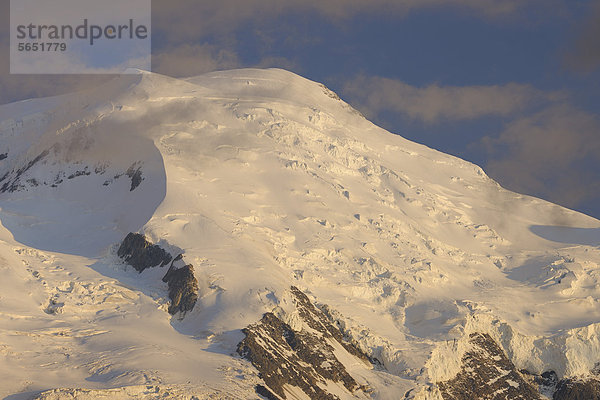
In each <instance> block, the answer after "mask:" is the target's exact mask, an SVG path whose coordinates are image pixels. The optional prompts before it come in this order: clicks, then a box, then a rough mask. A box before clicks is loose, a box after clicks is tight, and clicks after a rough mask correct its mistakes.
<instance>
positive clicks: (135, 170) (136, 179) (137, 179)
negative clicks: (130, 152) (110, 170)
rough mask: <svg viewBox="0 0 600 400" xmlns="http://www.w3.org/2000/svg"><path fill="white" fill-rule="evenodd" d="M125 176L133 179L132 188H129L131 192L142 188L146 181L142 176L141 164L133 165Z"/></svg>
mask: <svg viewBox="0 0 600 400" xmlns="http://www.w3.org/2000/svg"><path fill="white" fill-rule="evenodd" d="M125 175H127V176H128V177H129V179H131V187H130V188H129V191H130V192H133V191H134V190H135V188H137V187H138V186H140V183H142V181H143V180H144V178H143V176H142V167H141V163H140V162H136V163H133V164H132V165H131V167H129V168H128V169H127V171H126V172H125Z"/></svg>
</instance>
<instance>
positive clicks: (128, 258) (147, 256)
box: [117, 233, 172, 272]
mask: <svg viewBox="0 0 600 400" xmlns="http://www.w3.org/2000/svg"><path fill="white" fill-rule="evenodd" d="M117 255H118V256H119V257H121V258H122V259H123V260H124V261H125V262H126V263H128V264H129V265H131V266H132V267H133V268H134V269H135V270H136V271H138V272H142V271H143V270H145V269H146V268H151V267H156V266H160V267H162V266H163V265H166V264H168V263H169V262H170V261H171V258H172V257H171V255H170V254H169V253H167V252H166V251H165V250H163V249H162V248H161V247H160V246H157V245H153V244H152V243H150V242H149V241H148V240H146V237H145V236H144V235H141V234H139V233H129V234H128V235H127V237H125V239H124V240H123V242H122V243H121V246H120V247H119V250H118V251H117Z"/></svg>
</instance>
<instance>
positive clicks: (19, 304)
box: [0, 69, 600, 398]
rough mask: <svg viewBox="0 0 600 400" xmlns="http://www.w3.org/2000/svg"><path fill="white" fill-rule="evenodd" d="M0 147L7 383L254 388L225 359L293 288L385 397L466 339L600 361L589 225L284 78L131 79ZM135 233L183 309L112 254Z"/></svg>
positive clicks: (0, 324) (2, 115) (558, 358)
mask: <svg viewBox="0 0 600 400" xmlns="http://www.w3.org/2000/svg"><path fill="white" fill-rule="evenodd" d="M0 154H5V155H6V157H0V179H3V180H2V181H0V188H3V189H2V190H1V191H0V208H1V210H0V220H1V222H2V227H0V271H1V273H2V277H1V279H0V354H1V355H2V358H1V359H0V376H2V377H3V381H2V382H1V383H0V395H3V396H6V395H11V394H16V393H35V392H38V391H41V390H47V389H52V388H57V387H76V388H88V389H102V388H114V387H122V386H127V385H144V384H163V385H172V386H174V387H175V386H176V387H178V388H179V389H173V390H174V393H175V391H177V390H179V392H177V393H183V392H185V393H195V394H197V395H199V396H203V395H205V396H206V397H208V396H210V395H212V394H215V393H221V395H222V394H224V393H227V394H229V395H230V396H231V397H232V398H252V397H255V396H256V395H255V394H254V388H253V387H254V385H255V384H256V383H258V382H260V380H259V378H258V373H257V371H256V370H254V368H253V367H252V366H251V365H250V363H249V362H247V361H245V360H242V359H240V358H239V357H237V356H233V355H232V354H234V353H235V349H236V345H237V343H238V342H239V341H240V340H241V339H242V338H243V335H242V334H241V332H240V330H241V329H242V328H244V327H246V326H248V325H250V324H253V323H256V322H257V321H259V320H260V319H261V317H262V315H263V313H265V312H268V311H273V310H274V309H275V308H276V307H277V306H280V303H281V301H282V299H284V298H285V297H286V295H287V291H288V289H289V288H290V286H291V285H294V286H297V287H299V288H300V289H302V290H303V291H304V292H305V293H307V294H308V295H309V297H312V298H313V300H315V301H316V302H317V303H319V304H326V305H328V307H329V309H330V310H332V311H331V314H332V315H334V317H335V318H337V319H339V322H340V323H341V324H342V326H343V327H344V329H345V332H346V333H347V334H348V335H349V336H351V337H352V338H353V339H354V340H355V341H356V342H357V343H358V344H359V345H360V347H361V349H362V350H363V351H364V352H366V353H367V354H368V355H370V356H372V357H375V358H377V359H379V360H380V361H381V362H382V363H383V364H384V366H385V368H386V370H387V372H386V371H377V370H368V369H366V367H364V366H363V367H361V368H362V369H361V370H360V371H358V372H356V373H357V374H358V375H360V376H361V379H363V382H361V384H362V383H366V384H368V385H369V386H371V387H372V388H373V389H374V392H373V396H374V397H376V398H398V397H399V396H404V393H405V392H406V391H408V390H410V389H413V388H414V389H415V390H413V391H412V392H411V393H412V394H413V395H415V396H417V397H418V396H433V397H435V396H436V394H435V393H436V392H435V390H434V391H432V392H427V391H425V390H424V389H425V388H426V387H428V386H429V385H430V384H431V383H432V382H438V381H441V380H447V379H450V378H452V377H453V376H454V375H455V374H456V373H457V372H458V369H459V363H460V359H461V356H462V354H463V353H464V351H465V348H466V347H467V340H468V333H470V332H483V333H489V334H490V335H491V336H492V337H493V338H494V339H496V340H497V341H498V343H500V345H501V346H502V347H503V348H504V350H505V351H506V352H507V354H508V356H509V358H510V359H511V360H512V361H513V362H514V363H515V365H516V366H517V368H527V369H528V370H529V371H531V372H536V373H541V372H542V371H544V370H548V369H554V370H555V371H556V372H557V373H558V374H559V376H572V375H578V374H585V373H587V372H588V371H589V370H590V369H591V368H592V367H593V366H594V363H595V362H596V361H598V360H600V339H599V336H598V334H599V333H600V325H598V323H599V322H600V306H599V299H600V286H599V283H600V270H599V268H598V266H599V263H600V249H599V245H600V233H599V232H600V222H599V221H597V220H595V219H593V218H591V217H588V216H585V215H582V214H579V213H576V212H573V211H570V210H567V209H564V208H561V207H559V206H556V205H553V204H550V203H547V202H545V201H542V200H539V199H535V198H531V197H527V196H523V195H519V194H516V193H512V192H509V191H507V190H504V189H503V188H501V187H500V186H499V185H498V184H497V183H495V182H494V181H492V180H491V179H489V178H488V177H487V176H486V175H485V174H484V172H483V171H482V170H481V169H480V168H478V167H477V166H475V165H473V164H470V163H468V162H465V161H462V160H460V159H457V158H454V157H451V156H448V155H445V154H442V153H439V152H437V151H434V150H431V149H429V148H427V147H424V146H421V145H418V144H415V143H412V142H409V141H407V140H405V139H403V138H402V137H400V136H397V135H393V134H390V133H389V132H387V131H385V130H383V129H381V128H378V127H376V126H375V125H373V124H372V123H370V122H368V121H367V120H365V119H364V118H363V117H362V116H361V115H360V114H359V113H358V112H356V111H355V110H353V109H352V108H351V107H349V106H348V105H347V104H345V103H344V102H343V101H341V100H339V98H337V96H336V95H335V94H334V93H332V92H331V91H329V90H328V89H326V88H325V87H324V86H322V85H320V84H318V83H314V82H311V81H308V80H306V79H303V78H301V77H299V76H297V75H294V74H292V73H289V72H286V71H282V70H276V69H271V70H255V69H246V70H235V71H226V72H217V73H210V74H207V75H202V76H200V77H197V78H191V79H187V80H176V79H172V78H167V77H164V76H160V75H157V74H150V73H141V74H140V75H136V76H126V77H121V78H117V79H115V80H114V81H112V82H111V83H109V84H108V85H105V86H104V87H101V88H98V89H97V90H95V91H89V92H82V93H77V94H72V95H66V96H60V97H54V98H46V99H38V100H29V101H24V102H19V103H14V104H10V105H6V106H2V107H0ZM3 185H4V186H3ZM130 231H141V232H143V233H145V234H146V235H147V236H148V237H149V238H151V239H152V240H153V241H154V242H155V243H156V242H157V243H159V244H161V243H162V244H164V245H165V247H167V248H168V249H170V250H172V252H173V253H176V252H177V251H180V252H183V253H185V254H184V256H185V258H186V261H187V262H190V263H192V264H193V265H194V267H195V271H196V276H197V278H198V281H199V284H200V287H201V288H200V299H199V300H198V303H197V304H196V307H195V308H194V310H193V311H192V312H191V313H188V314H187V315H186V316H185V318H184V319H183V320H179V319H178V318H177V317H175V318H173V319H171V317H170V315H169V314H168V313H167V312H166V308H167V304H166V301H167V299H166V285H165V284H163V283H162V282H161V281H160V278H161V277H162V275H163V274H164V272H165V270H162V269H158V268H154V269H148V270H146V271H144V272H143V273H142V274H140V275H138V274H137V272H135V271H133V269H132V268H131V267H125V266H124V265H123V264H122V263H121V262H120V261H119V260H118V259H117V258H116V257H115V255H114V253H115V246H118V242H119V241H120V240H122V239H123V238H124V237H125V235H126V234H127V233H128V232H130ZM561 232H563V233H564V234H563V233H561ZM167 243H168V244H167ZM280 309H281V308H280ZM282 313H284V314H285V312H284V311H282ZM287 318H288V320H289V322H288V323H290V324H292V322H293V315H288V317H287ZM454 339H457V340H456V341H454ZM182 388H183V389H182ZM131 390H133V389H131ZM140 390H142V389H140ZM182 391H183V392H182ZM134 392H135V391H134ZM419 393H421V394H419ZM341 395H342V396H343V393H342V394H341ZM23 398H26V397H23Z"/></svg>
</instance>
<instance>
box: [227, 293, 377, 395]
mask: <svg viewBox="0 0 600 400" xmlns="http://www.w3.org/2000/svg"><path fill="white" fill-rule="evenodd" d="M291 293H292V295H293V296H294V299H295V304H296V310H297V312H298V314H299V316H300V318H301V319H302V325H303V329H301V330H294V329H292V328H291V327H290V326H289V325H288V324H286V323H285V322H283V321H282V320H281V319H280V318H278V317H277V316H276V315H275V314H274V313H271V312H268V313H266V314H264V315H263V317H262V319H261V320H260V321H259V322H258V323H257V324H254V325H251V326H249V327H247V328H246V329H244V330H243V333H244V334H245V335H246V337H245V338H244V340H242V342H240V343H239V345H238V349H237V351H238V353H239V354H240V355H241V356H242V357H244V358H246V359H248V360H249V361H250V362H252V364H253V365H254V366H255V367H256V368H257V369H258V371H259V373H260V377H261V378H262V380H263V381H264V382H265V386H263V385H257V386H256V392H257V393H258V394H260V395H261V396H263V397H265V398H267V399H277V398H281V399H286V391H285V388H286V387H288V386H295V387H297V388H299V389H300V390H302V391H303V392H304V393H305V394H306V395H307V396H308V397H309V398H311V399H323V400H333V399H338V397H337V396H336V395H334V394H332V393H329V392H328V391H327V390H326V389H325V388H327V383H328V382H329V383H331V382H334V383H338V384H340V385H341V386H342V387H343V388H345V389H346V390H347V391H348V392H349V394H350V393H353V392H356V391H357V390H366V389H367V388H366V387H364V386H361V385H360V384H358V383H357V382H356V380H355V379H354V378H353V377H352V376H351V375H350V374H349V373H348V371H347V370H346V368H345V367H344V365H343V364H342V363H341V362H340V360H339V359H338V358H337V356H336V354H339V353H338V352H339V351H342V352H343V351H344V350H345V351H346V352H347V353H350V354H348V357H351V356H350V355H353V356H355V357H357V358H359V359H361V360H363V362H365V364H368V362H369V361H368V358H367V357H366V356H365V355H364V354H363V353H362V352H361V351H360V350H358V349H357V348H356V347H355V346H353V345H352V344H351V343H349V342H348V341H346V340H345V339H344V338H343V336H342V334H341V332H340V331H339V329H337V328H336V327H335V326H333V325H332V323H331V322H330V321H329V320H328V319H327V317H326V316H325V314H323V313H322V312H321V311H320V310H318V309H317V308H316V307H315V306H314V305H313V304H312V303H311V302H310V300H309V299H308V297H306V295H305V294H304V293H302V292H301V291H300V290H298V289H297V288H295V287H292V288H291Z"/></svg>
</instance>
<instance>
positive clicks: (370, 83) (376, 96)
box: [342, 76, 561, 124]
mask: <svg viewBox="0 0 600 400" xmlns="http://www.w3.org/2000/svg"><path fill="white" fill-rule="evenodd" d="M342 91H343V93H344V95H346V96H348V98H349V100H350V101H351V102H352V103H354V104H356V105H357V107H358V108H359V109H360V110H361V111H363V113H365V114H366V115H368V116H370V117H376V116H377V115H378V114H380V113H382V112H387V111H391V112H396V113H400V114H403V115H405V116H406V117H408V118H410V119H413V120H420V121H423V122H425V123H428V124H434V123H439V122H442V121H459V120H472V119H476V118H481V117H485V116H507V115H511V114H515V113H517V112H519V111H521V110H523V109H524V108H530V107H532V106H533V105H535V104H541V103H544V102H547V101H551V100H556V99H558V98H560V97H561V94H560V93H546V92H543V91H541V90H537V89H535V88H534V87H533V86H531V85H525V84H518V83H508V84H506V85H494V86H465V87H458V86H439V85H437V84H433V85H429V86H427V87H423V88H420V87H415V86H411V85H408V84H406V83H404V82H401V81H399V80H394V79H388V78H381V77H364V76H363V77H358V78H356V79H354V80H352V81H350V82H348V83H347V84H346V85H345V86H344V88H343V90H342Z"/></svg>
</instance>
